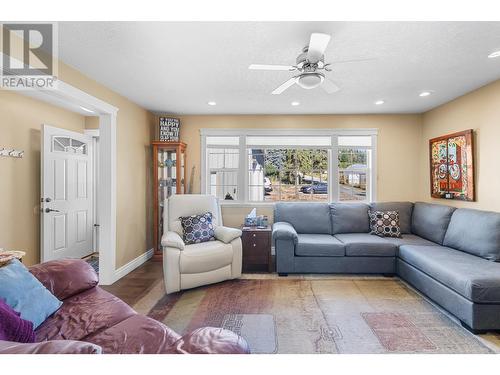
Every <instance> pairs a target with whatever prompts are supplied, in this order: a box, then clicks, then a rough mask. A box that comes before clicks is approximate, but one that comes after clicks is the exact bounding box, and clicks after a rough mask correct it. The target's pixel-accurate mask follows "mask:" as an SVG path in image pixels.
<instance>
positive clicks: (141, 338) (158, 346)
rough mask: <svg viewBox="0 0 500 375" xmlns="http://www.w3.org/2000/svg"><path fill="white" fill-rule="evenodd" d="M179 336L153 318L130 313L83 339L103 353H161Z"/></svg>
mask: <svg viewBox="0 0 500 375" xmlns="http://www.w3.org/2000/svg"><path fill="white" fill-rule="evenodd" d="M125 332H126V334H124V333H125ZM180 338H181V336H180V335H178V334H177V333H176V332H174V331H172V330H171V329H170V328H168V327H167V326H166V325H164V324H162V323H160V322H158V321H156V320H154V319H151V318H148V317H146V316H144V315H132V316H131V317H129V318H127V319H125V320H123V321H121V322H120V323H118V324H116V325H114V326H112V327H110V328H107V329H105V330H103V331H98V332H96V333H93V334H91V335H90V336H88V337H86V338H85V341H88V342H91V343H93V344H96V345H99V346H100V347H101V348H102V352H103V353H104V354H108V353H112V354H162V353H166V351H167V349H168V348H169V346H170V345H172V344H173V343H174V342H175V341H177V340H179V339H180Z"/></svg>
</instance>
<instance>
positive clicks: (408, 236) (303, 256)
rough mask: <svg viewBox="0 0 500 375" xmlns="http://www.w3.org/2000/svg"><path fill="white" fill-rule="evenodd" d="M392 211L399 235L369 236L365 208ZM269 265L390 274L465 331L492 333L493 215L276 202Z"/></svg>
mask: <svg viewBox="0 0 500 375" xmlns="http://www.w3.org/2000/svg"><path fill="white" fill-rule="evenodd" d="M370 209H371V210H383V211H385V210H397V211H398V212H399V216H400V227H401V233H402V238H387V237H378V236H375V235H371V234H370V233H369V232H370V224H369V219H368V210H370ZM273 244H274V246H275V250H276V268H277V271H278V273H279V274H280V275H281V276H285V275H287V274H289V273H352V274H386V275H394V274H395V275H397V276H399V277H400V278H401V279H403V280H405V281H406V282H408V283H409V284H410V285H412V286H414V287H415V288H416V289H418V290H419V291H421V292H422V293H423V294H425V295H426V296H427V297H429V298H430V299H432V300H433V301H435V302H436V303H438V304H439V305H440V306H442V307H444V308H445V309H446V310H448V311H449V312H451V313H452V314H453V315H455V316H456V317H457V318H458V319H460V321H461V322H462V325H463V326H464V327H466V328H467V329H469V330H471V331H472V332H475V333H478V332H481V331H487V330H498V329H500V262H499V261H500V213H495V212H488V211H479V210H472V209H455V208H453V207H449V206H445V205H438V204H429V203H422V202H417V203H415V204H414V203H411V202H377V203H371V204H364V203H332V204H328V203H277V204H276V205H275V210H274V224H273Z"/></svg>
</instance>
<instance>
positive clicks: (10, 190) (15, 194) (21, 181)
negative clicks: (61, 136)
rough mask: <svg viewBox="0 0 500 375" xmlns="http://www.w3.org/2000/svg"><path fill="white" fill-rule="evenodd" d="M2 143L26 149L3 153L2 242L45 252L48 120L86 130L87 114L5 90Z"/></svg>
mask: <svg viewBox="0 0 500 375" xmlns="http://www.w3.org/2000/svg"><path fill="white" fill-rule="evenodd" d="M0 119H1V120H0V147H5V148H15V149H21V150H24V152H25V154H24V158H22V159H15V158H7V157H0V247H4V248H6V249H15V250H23V251H26V258H25V263H27V264H33V263H36V262H38V261H39V255H40V211H39V210H40V203H39V201H40V144H41V143H40V139H41V125H42V124H47V125H52V126H56V127H59V128H64V129H68V130H72V131H77V132H83V129H84V128H85V117H84V116H81V115H78V114H76V113H73V112H70V111H66V110H64V109H61V108H58V107H55V106H52V105H49V104H46V103H43V102H40V101H37V100H34V99H31V98H28V97H25V96H22V95H19V94H15V93H12V92H8V91H4V90H0Z"/></svg>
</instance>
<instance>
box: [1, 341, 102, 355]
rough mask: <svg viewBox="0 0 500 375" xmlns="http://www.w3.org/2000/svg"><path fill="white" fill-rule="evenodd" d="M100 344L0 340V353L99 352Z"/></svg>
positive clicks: (100, 350)
mask: <svg viewBox="0 0 500 375" xmlns="http://www.w3.org/2000/svg"><path fill="white" fill-rule="evenodd" d="M101 353H102V349H101V347H100V346H98V345H95V344H91V343H90V342H84V341H72V340H52V341H42V342H36V343H33V344H21V343H18V342H11V341H0V354H101Z"/></svg>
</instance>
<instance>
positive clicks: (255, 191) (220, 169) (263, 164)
mask: <svg viewBox="0 0 500 375" xmlns="http://www.w3.org/2000/svg"><path fill="white" fill-rule="evenodd" d="M376 136H377V133H376V131H375V130H361V129H360V130H346V131H343V130H317V129H312V130H310V131H297V130H282V131H275V130H272V131H271V130H259V131H257V130H255V129H252V130H229V129H206V130H205V129H204V130H202V148H203V150H202V155H203V157H204V158H205V159H204V160H203V161H202V166H203V168H202V169H203V171H202V190H203V191H204V192H206V193H208V194H212V195H215V196H217V197H218V198H220V199H222V200H226V201H236V202H248V203H255V202H277V201H318V202H331V201H369V200H374V199H375V198H374V197H375V191H376V189H375V184H374V183H373V182H374V181H375V179H374V178H372V174H374V168H373V166H374V165H375V162H374V158H375V155H376V152H375V151H376ZM240 156H241V157H240ZM334 161H335V162H334Z"/></svg>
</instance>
